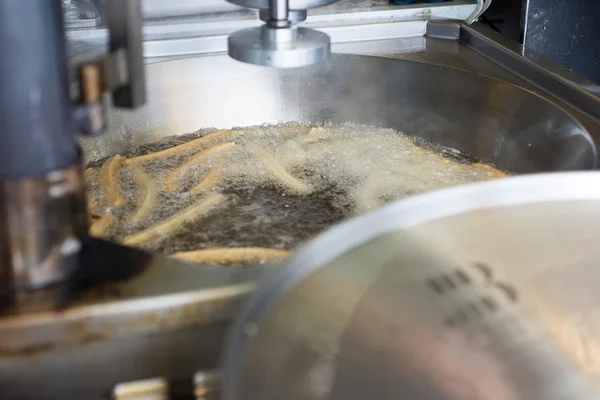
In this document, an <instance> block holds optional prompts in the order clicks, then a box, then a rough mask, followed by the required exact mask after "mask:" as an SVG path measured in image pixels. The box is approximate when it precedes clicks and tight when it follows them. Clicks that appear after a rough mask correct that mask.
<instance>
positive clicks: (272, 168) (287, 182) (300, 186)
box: [254, 147, 312, 194]
mask: <svg viewBox="0 0 600 400" xmlns="http://www.w3.org/2000/svg"><path fill="white" fill-rule="evenodd" d="M254 151H255V152H256V154H257V155H258V156H259V157H260V158H261V159H262V161H263V162H264V164H265V166H266V167H267V169H268V170H269V172H270V173H271V175H272V176H273V177H274V178H275V179H277V180H278V181H279V182H281V183H282V184H283V185H284V186H287V187H288V189H291V190H292V191H294V192H296V193H302V194H308V193H310V192H312V187H310V186H309V185H307V184H306V183H304V182H302V181H300V180H299V179H297V178H294V177H293V176H292V175H291V174H290V173H289V172H287V171H286V170H285V168H284V167H283V166H282V165H281V164H280V163H279V161H277V159H276V158H275V157H273V155H272V154H271V153H269V152H267V151H266V150H264V149H261V148H260V147H256V148H255V149H254Z"/></svg>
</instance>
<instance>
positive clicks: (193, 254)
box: [171, 247, 290, 264]
mask: <svg viewBox="0 0 600 400" xmlns="http://www.w3.org/2000/svg"><path fill="white" fill-rule="evenodd" d="M289 254H290V252H289V251H287V250H276V249H265V248H262V247H234V248H227V247H215V248H211V249H204V250H196V251H186V252H180V253H175V254H173V255H172V256H171V257H175V258H177V259H180V260H184V261H189V262H194V263H199V264H258V263H266V262H280V261H283V260H285V259H286V258H287V257H288V256H289Z"/></svg>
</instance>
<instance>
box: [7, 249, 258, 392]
mask: <svg viewBox="0 0 600 400" xmlns="http://www.w3.org/2000/svg"><path fill="white" fill-rule="evenodd" d="M93 247H95V248H96V250H94V251H92V250H89V252H90V253H92V254H88V255H86V257H87V258H86V259H85V260H82V265H84V266H85V267H86V268H84V269H82V270H81V271H80V274H79V275H78V276H76V277H74V278H73V280H74V281H77V282H79V283H80V284H84V283H85V282H86V277H87V278H88V279H89V278H90V277H97V276H98V275H100V273H99V272H103V271H104V272H105V274H106V280H107V281H112V282H113V283H109V284H105V285H100V286H99V287H97V289H96V290H94V291H91V292H88V293H87V294H86V296H84V297H83V298H80V299H79V300H78V301H77V302H75V303H74V304H73V305H72V306H71V307H69V308H68V309H65V310H63V311H61V312H60V313H56V312H39V313H31V314H27V315H20V316H17V315H15V316H7V317H3V318H2V319H0V387H1V388H2V398H3V399H5V398H6V399H29V398H31V399H35V398H41V397H44V396H45V395H46V394H47V393H52V394H53V395H54V396H56V397H57V398H69V399H70V398H85V399H98V398H103V397H101V396H103V395H105V394H106V393H110V392H111V391H112V389H113V388H114V386H115V385H116V384H118V383H120V382H129V381H137V380H140V379H145V378H150V377H156V376H162V377H165V378H166V379H167V380H168V381H169V384H177V382H179V381H181V379H184V378H185V383H186V385H185V386H187V391H188V392H187V393H188V395H191V393H192V386H191V379H192V375H193V372H195V371H198V370H199V369H210V368H213V367H214V366H215V365H216V363H217V359H218V357H219V354H220V351H221V347H222V342H223V338H224V335H225V330H226V329H227V326H228V324H229V321H230V320H231V319H232V317H233V315H234V314H235V313H236V312H237V310H238V309H239V306H240V303H241V301H242V300H243V299H244V298H245V297H246V295H247V294H248V293H249V292H250V291H252V290H253V289H254V287H255V284H256V281H257V280H258V279H259V278H260V277H261V276H262V275H263V274H264V273H265V270H268V269H269V266H261V267H255V268H252V267H250V268H245V269H241V270H239V269H235V270H224V269H219V268H214V267H209V266H206V265H191V264H186V263H183V262H181V261H177V260H173V259H168V258H165V257H153V258H152V260H150V262H149V257H148V256H147V255H144V254H142V253H141V252H139V251H136V250H133V249H128V248H125V247H121V246H118V245H116V244H111V243H109V242H102V241H95V244H94V246H93ZM115 260H119V261H122V262H124V263H125V264H124V265H121V264H119V263H116V262H115ZM140 262H141V263H142V265H140V266H138V267H136V268H138V270H137V272H138V273H137V275H136V276H135V277H134V278H133V279H132V278H131V276H128V275H127V274H126V273H124V272H123V271H124V270H125V272H127V271H126V270H127V268H133V267H135V266H136V264H137V263H140ZM139 268H141V271H140V270H139ZM134 272H135V271H134ZM119 274H121V278H122V279H121V280H124V282H122V283H119V282H116V283H115V282H114V281H115V280H118V279H117V278H118V277H119ZM111 275H112V276H111ZM109 278H110V279H109ZM127 279H128V280H127ZM96 283H98V282H96ZM66 377H68V384H66V383H65V379H66ZM31 382H36V385H31V384H30V383H31Z"/></svg>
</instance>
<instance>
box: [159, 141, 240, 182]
mask: <svg viewBox="0 0 600 400" xmlns="http://www.w3.org/2000/svg"><path fill="white" fill-rule="evenodd" d="M234 146H235V142H225V143H220V144H217V145H214V146H213V147H211V148H208V149H206V150H204V151H202V152H200V153H198V154H196V155H195V156H193V157H192V158H190V159H189V160H187V161H186V162H184V163H183V164H182V165H181V166H180V167H179V168H176V169H175V170H174V171H173V172H171V174H170V175H169V177H168V178H167V190H169V191H173V190H175V189H177V187H178V186H179V181H180V180H181V178H182V177H183V176H184V175H185V173H186V172H187V171H188V170H189V169H190V168H192V167H193V166H195V165H198V164H200V163H202V162H204V161H206V160H207V159H208V158H210V157H212V156H215V155H217V154H220V153H222V152H224V151H226V150H229V149H230V148H232V147H234Z"/></svg>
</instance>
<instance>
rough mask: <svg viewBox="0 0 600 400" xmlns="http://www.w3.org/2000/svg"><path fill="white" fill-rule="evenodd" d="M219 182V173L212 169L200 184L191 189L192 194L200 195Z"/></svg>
mask: <svg viewBox="0 0 600 400" xmlns="http://www.w3.org/2000/svg"><path fill="white" fill-rule="evenodd" d="M218 181H219V173H218V172H217V171H216V170H215V168H211V169H210V171H208V173H207V174H206V176H205V177H204V179H202V181H200V183H199V184H197V185H196V186H194V187H193V188H191V189H190V193H194V194H198V193H202V192H204V191H205V190H208V189H210V188H212V187H214V186H215V185H216V184H217V182H218Z"/></svg>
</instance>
